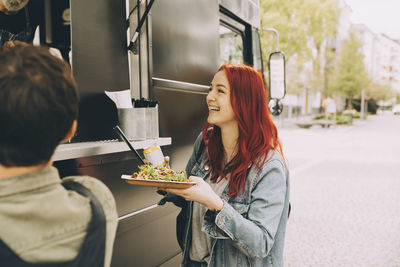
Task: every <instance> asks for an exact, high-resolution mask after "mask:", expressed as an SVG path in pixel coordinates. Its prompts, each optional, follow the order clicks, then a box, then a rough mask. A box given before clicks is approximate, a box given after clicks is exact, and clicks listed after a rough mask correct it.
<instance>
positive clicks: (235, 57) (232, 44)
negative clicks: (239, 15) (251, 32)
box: [219, 24, 244, 65]
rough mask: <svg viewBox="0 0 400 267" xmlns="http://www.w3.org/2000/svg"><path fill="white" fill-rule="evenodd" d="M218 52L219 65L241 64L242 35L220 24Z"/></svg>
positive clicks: (242, 59)
mask: <svg viewBox="0 0 400 267" xmlns="http://www.w3.org/2000/svg"><path fill="white" fill-rule="evenodd" d="M219 50H220V64H221V65H222V64H224V63H233V64H239V63H243V62H244V58H243V33H242V32H240V31H239V30H237V29H235V28H233V27H229V26H228V25H224V24H220V26H219Z"/></svg>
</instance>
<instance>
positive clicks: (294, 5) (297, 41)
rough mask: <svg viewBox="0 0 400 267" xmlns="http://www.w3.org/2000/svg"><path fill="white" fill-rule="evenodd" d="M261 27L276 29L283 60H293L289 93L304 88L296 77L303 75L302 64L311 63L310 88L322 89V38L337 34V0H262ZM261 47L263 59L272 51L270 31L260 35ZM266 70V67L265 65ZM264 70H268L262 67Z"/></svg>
mask: <svg viewBox="0 0 400 267" xmlns="http://www.w3.org/2000/svg"><path fill="white" fill-rule="evenodd" d="M260 7H261V28H269V27H272V28H275V29H277V30H278V31H279V34H280V40H279V41H280V50H281V51H283V52H284V53H285V56H286V60H287V61H290V60H293V61H294V62H295V64H296V67H295V68H293V69H292V70H291V71H292V73H288V77H290V81H289V83H287V87H288V88H287V89H288V92H289V93H298V92H299V91H302V90H303V89H304V84H303V83H304V82H302V79H300V77H299V75H300V74H301V73H304V72H305V70H304V68H303V66H304V63H305V62H310V61H311V62H312V65H313V71H312V73H309V74H307V75H306V77H307V79H308V80H309V81H308V82H307V83H308V84H307V85H308V86H310V81H311V83H312V84H311V88H312V89H317V90H321V89H322V87H323V86H322V85H323V84H324V78H323V77H322V75H323V74H322V73H323V72H321V67H320V65H321V64H320V62H321V58H320V57H321V56H324V55H321V54H322V53H321V46H322V43H323V41H324V40H325V39H327V38H334V37H335V35H336V27H337V20H338V14H339V8H338V6H337V1H336V0H261V1H260ZM261 44H262V47H263V54H264V58H267V55H268V54H270V53H271V52H273V51H275V44H276V40H275V36H274V34H273V33H271V32H262V34H261ZM265 67H266V66H265ZM265 69H267V68H265Z"/></svg>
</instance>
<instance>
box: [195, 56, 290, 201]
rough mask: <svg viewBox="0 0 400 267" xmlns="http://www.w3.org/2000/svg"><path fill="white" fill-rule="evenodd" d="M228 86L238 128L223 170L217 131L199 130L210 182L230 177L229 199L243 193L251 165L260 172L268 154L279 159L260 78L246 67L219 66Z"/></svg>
mask: <svg viewBox="0 0 400 267" xmlns="http://www.w3.org/2000/svg"><path fill="white" fill-rule="evenodd" d="M219 71H224V72H225V74H226V77H227V78H228V81H229V85H230V89H231V92H230V100H231V105H232V109H233V112H234V113H235V118H236V121H237V123H238V127H239V137H238V143H237V154H236V156H235V157H234V158H233V159H232V160H231V161H230V162H229V163H228V164H227V165H226V166H224V162H223V159H224V148H223V146H222V139H221V129H220V128H219V127H218V126H216V125H212V124H209V123H206V125H205V126H204V128H203V139H204V143H205V146H206V147H207V149H208V158H209V161H210V165H211V166H210V167H211V170H212V172H211V181H212V182H216V181H217V180H218V179H223V178H226V176H227V175H228V174H229V173H230V174H231V176H230V179H229V196H230V197H232V196H234V195H236V194H237V193H238V192H239V188H242V191H243V192H244V190H245V184H246V175H247V170H248V168H249V167H250V165H251V164H256V166H257V167H258V168H259V170H261V168H262V166H263V164H264V163H265V162H266V161H267V160H268V159H267V155H268V153H269V152H270V151H271V150H277V151H278V152H279V153H280V154H281V155H282V156H283V153H282V147H281V144H280V142H279V140H278V131H277V128H276V126H275V124H274V122H273V121H272V118H271V115H270V112H269V110H268V104H267V96H266V90H265V87H264V82H263V79H262V77H261V75H260V74H259V73H258V72H257V71H255V70H254V69H253V68H252V67H249V66H246V65H232V64H225V65H222V66H221V67H220V68H219V69H218V71H217V72H219Z"/></svg>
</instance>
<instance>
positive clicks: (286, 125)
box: [272, 115, 377, 130]
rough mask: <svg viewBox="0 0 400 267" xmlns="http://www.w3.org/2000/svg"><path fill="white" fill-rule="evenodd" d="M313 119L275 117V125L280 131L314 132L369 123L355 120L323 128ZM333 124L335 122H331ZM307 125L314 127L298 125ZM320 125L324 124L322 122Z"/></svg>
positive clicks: (307, 117)
mask: <svg viewBox="0 0 400 267" xmlns="http://www.w3.org/2000/svg"><path fill="white" fill-rule="evenodd" d="M313 117H315V115H307V116H299V117H297V118H296V117H292V118H284V119H282V118H280V117H273V118H272V119H273V121H274V123H275V125H276V126H277V127H278V129H302V130H314V129H324V130H328V129H332V128H338V127H343V128H347V129H348V128H351V127H355V126H360V125H363V124H365V123H367V122H368V120H369V119H368V118H367V119H365V120H362V119H353V122H352V124H331V125H329V127H326V128H325V127H322V126H321V125H318V124H317V123H316V122H317V121H316V120H313ZM369 117H372V118H374V117H377V115H369ZM329 122H333V121H329ZM306 123H313V125H312V126H311V127H309V128H302V127H300V126H299V125H298V124H306ZM320 124H323V122H321V123H320Z"/></svg>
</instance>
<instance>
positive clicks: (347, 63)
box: [332, 33, 370, 108]
mask: <svg viewBox="0 0 400 267" xmlns="http://www.w3.org/2000/svg"><path fill="white" fill-rule="evenodd" d="M361 47H362V45H361V42H360V41H359V40H358V39H357V37H356V36H355V35H354V34H353V33H351V34H350V38H349V39H348V40H346V41H345V42H344V46H343V50H342V53H341V56H340V58H339V62H338V67H337V69H336V70H335V73H334V75H333V81H332V87H333V90H334V91H336V92H339V93H341V94H342V95H343V96H345V97H347V98H348V99H349V103H350V107H349V108H352V107H351V100H352V99H353V98H354V97H359V96H360V94H361V91H362V90H363V89H366V87H367V86H368V84H369V83H370V78H369V77H368V73H367V72H366V70H365V65H364V55H363V54H362V52H361Z"/></svg>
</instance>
